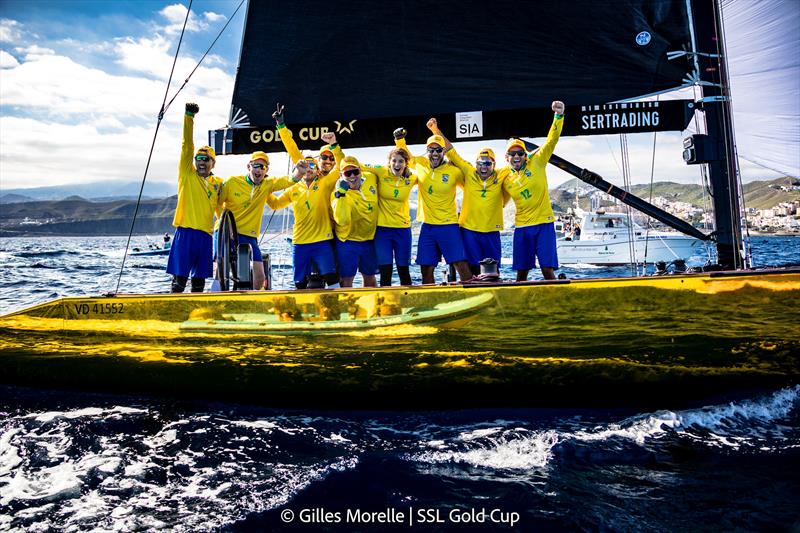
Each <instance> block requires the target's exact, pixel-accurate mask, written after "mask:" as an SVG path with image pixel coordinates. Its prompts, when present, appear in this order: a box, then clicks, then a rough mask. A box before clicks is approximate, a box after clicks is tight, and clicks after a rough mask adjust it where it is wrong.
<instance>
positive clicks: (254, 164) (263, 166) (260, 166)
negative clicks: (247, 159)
mask: <svg viewBox="0 0 800 533" xmlns="http://www.w3.org/2000/svg"><path fill="white" fill-rule="evenodd" d="M266 166H267V165H263V164H261V163H250V168H255V169H257V170H261V169H262V168H266Z"/></svg>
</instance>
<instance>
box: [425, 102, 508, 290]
mask: <svg viewBox="0 0 800 533" xmlns="http://www.w3.org/2000/svg"><path fill="white" fill-rule="evenodd" d="M428 128H429V129H430V130H431V132H433V133H434V134H435V135H440V136H441V137H442V139H444V142H445V146H444V147H445V154H446V155H447V159H448V160H449V161H450V162H451V163H452V164H454V165H455V166H457V167H458V168H459V169H460V170H461V172H463V173H464V200H463V202H462V203H461V213H459V215H458V225H459V226H461V237H462V239H463V240H464V253H465V254H466V256H467V263H468V264H469V269H470V271H471V272H472V274H474V275H476V276H477V275H478V274H480V273H481V268H480V262H481V261H482V260H483V259H494V260H495V261H496V262H497V264H498V268H499V265H500V260H501V258H502V254H501V247H500V230H502V229H503V205H504V204H505V203H506V202H508V200H509V198H508V195H507V194H504V193H503V180H502V179H501V178H500V177H499V176H498V175H497V172H496V171H495V168H494V167H495V159H494V151H493V150H492V149H491V148H483V149H482V150H481V151H480V152H478V158H477V160H476V161H475V166H474V167H473V166H472V165H470V164H469V163H467V162H466V161H465V160H464V159H463V158H462V157H461V156H460V155H458V152H456V149H455V148H454V147H453V145H452V144H451V143H450V140H449V139H448V138H447V137H445V136H444V135H443V134H442V132H441V130H439V125H438V122H437V121H436V119H435V118H432V119H431V120H429V121H428Z"/></svg>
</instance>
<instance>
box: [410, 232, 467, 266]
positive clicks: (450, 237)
mask: <svg viewBox="0 0 800 533" xmlns="http://www.w3.org/2000/svg"><path fill="white" fill-rule="evenodd" d="M443 255H444V260H445V262H447V263H448V264H452V263H455V262H457V261H463V260H464V259H465V258H466V256H465V255H464V245H463V244H462V243H461V231H460V228H459V227H458V224H426V223H424V222H423V223H422V229H421V230H420V232H419V241H417V264H418V265H423V266H435V265H438V264H439V261H441V260H442V256H443Z"/></svg>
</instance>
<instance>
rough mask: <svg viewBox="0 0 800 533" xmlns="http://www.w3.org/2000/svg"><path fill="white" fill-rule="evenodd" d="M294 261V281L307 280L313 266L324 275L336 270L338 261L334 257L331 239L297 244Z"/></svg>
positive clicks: (293, 251)
mask: <svg viewBox="0 0 800 533" xmlns="http://www.w3.org/2000/svg"><path fill="white" fill-rule="evenodd" d="M292 260H293V263H294V282H295V283H300V282H302V281H303V280H305V279H306V278H307V277H308V276H309V274H311V270H312V268H313V267H316V271H317V272H318V273H319V274H322V275H323V276H324V275H325V274H332V273H334V272H336V262H335V261H334V259H333V248H332V247H331V241H330V240H327V241H319V242H312V243H309V244H295V245H294V247H293V250H292Z"/></svg>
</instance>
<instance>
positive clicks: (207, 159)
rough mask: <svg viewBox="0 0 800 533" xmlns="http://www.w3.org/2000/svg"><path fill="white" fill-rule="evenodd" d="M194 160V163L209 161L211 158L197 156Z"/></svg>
mask: <svg viewBox="0 0 800 533" xmlns="http://www.w3.org/2000/svg"><path fill="white" fill-rule="evenodd" d="M194 160H195V161H210V160H211V158H210V157H208V156H207V155H198V156H195V158H194Z"/></svg>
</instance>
